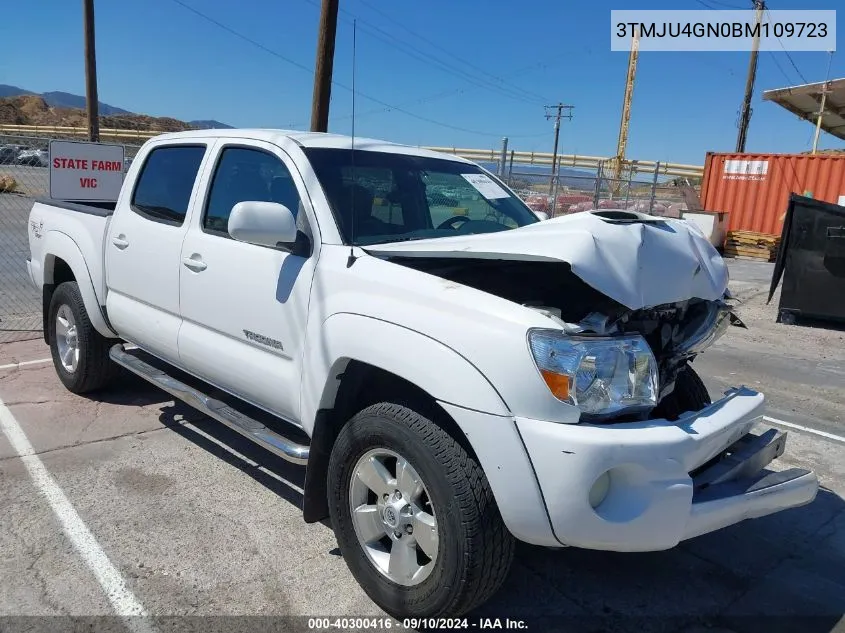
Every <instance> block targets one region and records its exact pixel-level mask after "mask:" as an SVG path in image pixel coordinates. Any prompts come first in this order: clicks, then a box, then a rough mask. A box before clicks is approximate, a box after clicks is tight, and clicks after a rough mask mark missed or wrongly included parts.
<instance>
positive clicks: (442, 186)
mask: <svg viewBox="0 0 845 633" xmlns="http://www.w3.org/2000/svg"><path fill="white" fill-rule="evenodd" d="M304 151H305V154H306V156H307V157H308V160H309V161H310V162H311V164H312V166H313V167H314V171H315V172H316V173H317V178H318V180H319V181H320V184H321V185H322V187H323V190H324V191H325V193H326V197H327V198H328V200H329V204H330V205H331V207H332V212H333V213H334V216H335V219H336V220H337V224H338V226H339V227H340V231H341V235H342V237H343V241H344V243H345V244H356V245H360V246H366V245H368V244H378V243H383V242H396V241H404V240H415V239H427V238H436V237H449V236H455V235H468V234H471V233H493V232H495V231H506V230H508V229H515V228H518V227H520V226H525V225H527V224H533V223H534V222H538V221H539V219H538V218H537V216H536V215H534V213H533V212H532V211H531V210H530V209H529V208H528V207H526V206H525V204H524V203H523V202H522V201H521V200H520V199H519V198H517V197H515V196H513V195H512V194H511V193H509V192H508V191H507V190H506V189H504V188H503V187H502V186H501V185H500V184H499V182H498V181H496V180H494V179H493V178H491V177H490V176H488V175H487V174H485V173H484V171H483V170H482V169H480V168H479V167H476V166H475V165H471V164H467V163H462V162H458V161H453V160H445V159H440V158H427V157H422V156H407V155H404V154H394V153H390V152H370V151H364V150H355V164H354V175H353V164H352V150H349V149H331V148H322V147H320V148H317V147H312V148H305V149H304Z"/></svg>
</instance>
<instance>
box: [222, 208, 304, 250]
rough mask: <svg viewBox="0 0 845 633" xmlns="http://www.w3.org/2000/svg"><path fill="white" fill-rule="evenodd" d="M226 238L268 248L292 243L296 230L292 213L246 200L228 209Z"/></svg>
mask: <svg viewBox="0 0 845 633" xmlns="http://www.w3.org/2000/svg"><path fill="white" fill-rule="evenodd" d="M228 228H229V235H231V236H232V237H233V238H235V239H236V240H238V241H239V242H247V243H249V244H257V245H259V246H271V247H273V248H275V247H276V246H278V245H279V243H282V244H291V243H293V242H296V235H297V228H296V219H295V218H294V217H293V213H291V210H290V209H288V208H287V207H286V206H285V205H283V204H279V203H277V202H258V201H255V200H246V201H244V202H239V203H238V204H236V205H235V206H234V207H232V213H231V214H230V215H229V225H228Z"/></svg>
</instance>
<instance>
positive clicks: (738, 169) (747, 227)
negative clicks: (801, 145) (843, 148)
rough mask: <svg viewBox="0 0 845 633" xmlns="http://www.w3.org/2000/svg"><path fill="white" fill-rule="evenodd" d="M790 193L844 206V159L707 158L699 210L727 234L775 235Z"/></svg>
mask: <svg viewBox="0 0 845 633" xmlns="http://www.w3.org/2000/svg"><path fill="white" fill-rule="evenodd" d="M790 193H797V194H799V195H806V196H808V197H811V198H815V199H816V200H824V201H825V202H832V203H834V204H845V154H841V155H837V154H816V155H815V156H813V155H810V154H715V153H712V152H708V154H707V159H706V161H705V163H704V179H703V180H702V182H701V204H702V206H703V207H704V208H705V209H706V210H708V211H728V212H729V213H730V215H729V216H728V218H729V221H728V230H731V231H755V232H757V233H768V234H772V235H780V232H781V229H782V228H783V217H784V214H785V213H786V207H787V204H788V202H789V194H790Z"/></svg>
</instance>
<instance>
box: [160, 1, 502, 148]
mask: <svg viewBox="0 0 845 633" xmlns="http://www.w3.org/2000/svg"><path fill="white" fill-rule="evenodd" d="M172 2H175V3H176V4H178V5H180V6H181V7H184V8H185V9H187V10H189V11H190V12H191V13H194V14H195V15H197V16H199V17H200V18H202V19H204V20H207V21H208V22H211V23H212V24H214V25H216V26H218V27H219V28H221V29H223V30H225V31H227V32H228V33H230V34H232V35H234V36H235V37H238V38H240V39H242V40H244V41H245V42H248V43H249V44H252V45H253V46H255V47H257V48H260V49H261V50H263V51H265V52H266V53H269V54H270V55H273V56H274V57H277V58H279V59H281V60H283V61H284V62H286V63H288V64H291V65H292V66H295V67H296V68H299V69H300V70H304V71H305V72H307V73H309V74H313V73H314V70H313V69H312V68H309V67H308V66H306V65H304V64H300V63H299V62H297V61H295V60H293V59H290V58H289V57H286V56H285V55H282V54H281V53H279V52H278V51H275V50H273V49H272V48H268V47H267V46H264V45H263V44H261V43H260V42H258V41H256V40H254V39H252V38H251V37H248V36H246V35H244V34H243V33H240V32H239V31H236V30H235V29H233V28H231V27H229V26H226V25H225V24H223V23H222V22H220V21H219V20H216V19H214V18H212V17H211V16H208V15H206V14H204V13H202V12H201V11H198V10H197V9H195V8H194V7H192V6H190V5H188V4H186V3H185V2H182V0H172ZM332 84H333V85H335V86H337V87H338V88H342V89H343V90H346V91H348V92H352V88H350V87H349V86H347V85H345V84H342V83H340V82H338V81H332ZM355 94H357V95H360V96H361V97H363V98H365V99H368V100H369V101H372V102H374V103H377V104H379V105H381V106H384V107H385V109H386V110H387V111H395V112H401V113H402V114H404V115H406V116H409V117H412V118H414V119H418V120H420V121H425V122H426V123H431V124H433V125H438V126H440V127H445V128H448V129H451V130H456V131H459V132H465V133H467V134H475V135H478V136H505V135H503V134H498V133H490V132H481V131H479V130H471V129H468V128H464V127H460V126H457V125H451V124H449V123H443V122H441V121H436V120H435V119H431V118H429V117H425V116H422V115H419V114H416V113H414V112H410V111H408V110H405V109H404V108H402V107H399V106H395V105H392V104H390V103H387V102H386V101H383V100H381V99H378V98H376V97H373V96H370V95H368V94H364V93H363V92H361V91H360V90H358V91H355Z"/></svg>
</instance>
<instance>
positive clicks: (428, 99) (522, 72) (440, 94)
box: [293, 53, 567, 138]
mask: <svg viewBox="0 0 845 633" xmlns="http://www.w3.org/2000/svg"><path fill="white" fill-rule="evenodd" d="M565 56H567V53H563V54H561V55H558V56H556V57H557V58H560V57H565ZM549 66H551V64H550V63H549V62H548V61H545V62H539V63H536V64H531V65H529V66H525V67H523V68H520V69H518V70H515V71H514V72H513V73H508V75H506V76H511V75H525V74H526V73H529V72H531V71H533V70H536V69H539V68H547V67H549ZM472 90H473V88H455V89H451V90H443V91H441V92H438V93H435V94H433V95H430V96H428V97H421V98H419V99H414V100H412V101H406V102H404V103H400V104H399V107H405V106H412V105H420V104H423V103H430V102H432V101H437V100H438V99H443V98H445V97H450V96H452V95H457V94H464V93H466V92H470V91H472ZM385 111H387V108H376V109H373V110H368V111H366V112H362V113H360V114H356V117H357V118H361V117H364V116H369V115H372V114H378V113H380V112H385ZM331 118H332V120H333V121H343V120H345V119H349V118H351V115H344V116H339V117H331ZM293 127H296V126H293ZM545 134H546V132H540V133H538V134H517V135H513V134H509V135H508V136H509V137H510V138H533V137H539V136H543V135H545Z"/></svg>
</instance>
